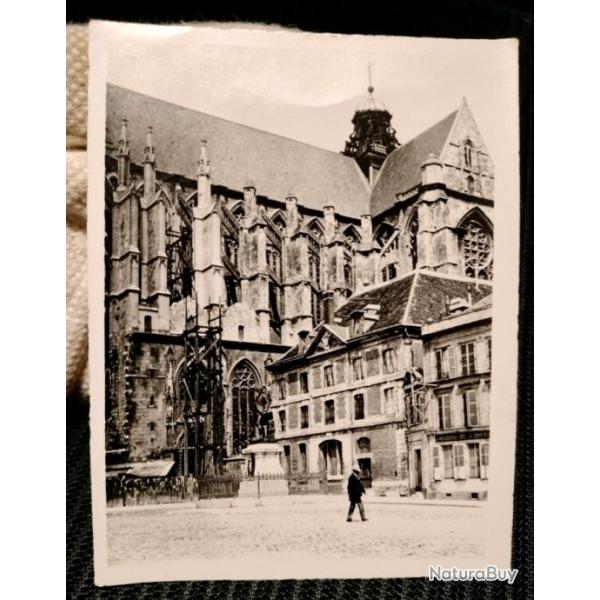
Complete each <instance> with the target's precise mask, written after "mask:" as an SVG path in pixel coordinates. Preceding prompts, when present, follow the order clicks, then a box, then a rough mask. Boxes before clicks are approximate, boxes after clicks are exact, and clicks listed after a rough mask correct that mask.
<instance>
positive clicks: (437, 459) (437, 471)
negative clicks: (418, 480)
mask: <svg viewBox="0 0 600 600" xmlns="http://www.w3.org/2000/svg"><path fill="white" fill-rule="evenodd" d="M441 454H442V452H441V449H440V447H439V446H434V447H433V479H434V481H441V480H442V457H441Z"/></svg>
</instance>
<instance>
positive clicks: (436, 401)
mask: <svg viewBox="0 0 600 600" xmlns="http://www.w3.org/2000/svg"><path fill="white" fill-rule="evenodd" d="M431 398H432V400H431V401H430V402H429V407H430V408H429V413H430V414H429V418H430V419H431V421H430V423H431V428H432V429H441V428H442V423H441V421H440V403H441V401H442V396H436V395H435V394H433V392H432V396H431Z"/></svg>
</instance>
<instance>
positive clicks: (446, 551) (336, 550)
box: [108, 496, 485, 578]
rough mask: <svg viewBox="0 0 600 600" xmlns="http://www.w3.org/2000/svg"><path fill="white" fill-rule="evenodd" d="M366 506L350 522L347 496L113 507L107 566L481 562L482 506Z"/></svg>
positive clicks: (376, 504) (379, 503)
mask: <svg viewBox="0 0 600 600" xmlns="http://www.w3.org/2000/svg"><path fill="white" fill-rule="evenodd" d="M365 506H366V513H367V517H368V520H367V521H366V522H364V523H363V522H361V521H360V517H359V515H358V511H356V512H355V514H354V521H353V522H352V523H347V522H346V520H345V518H346V510H347V502H346V499H345V497H344V496H336V497H325V498H316V499H314V500H306V499H304V500H303V501H302V500H301V501H298V502H287V503H281V504H277V503H275V504H274V505H264V506H254V505H249V506H247V507H235V508H228V507H222V508H195V507H193V506H186V507H184V506H177V505H165V506H162V507H152V508H133V507H132V508H127V509H124V510H116V511H109V513H108V559H109V565H111V566H126V565H140V564H145V563H148V564H154V563H159V562H163V561H182V560H185V561H191V560H195V561H207V562H208V563H215V564H217V563H219V562H222V563H223V564H224V563H225V562H226V561H231V564H233V563H235V562H236V561H240V562H243V561H248V560H252V561H256V562H258V563H260V562H262V561H266V562H269V561H276V562H277V563H278V564H284V563H285V562H286V561H290V562H291V561H298V560H302V559H303V558H306V559H311V560H313V561H333V562H336V561H338V562H339V561H347V560H354V561H355V562H356V564H357V565H360V564H361V562H362V561H361V560H356V559H365V560H368V561H371V562H373V561H380V560H385V561H387V562H388V563H390V561H392V562H394V561H396V562H397V563H398V564H401V563H402V562H403V561H407V560H411V559H421V560H424V559H431V560H432V561H434V560H436V559H437V560H443V558H445V557H454V556H460V557H464V558H466V559H473V560H476V559H477V558H478V557H480V556H482V554H483V542H484V536H485V527H484V511H483V510H482V508H481V507H477V506H473V507H471V506H426V505H410V504H402V503H397V504H395V503H390V502H385V503H382V502H375V501H372V502H370V501H369V499H367V501H366V503H365ZM296 564H297V563H296ZM300 574H301V573H300V572H299V573H298V575H299V576H300ZM357 576H360V575H359V574H357ZM232 578H233V576H232Z"/></svg>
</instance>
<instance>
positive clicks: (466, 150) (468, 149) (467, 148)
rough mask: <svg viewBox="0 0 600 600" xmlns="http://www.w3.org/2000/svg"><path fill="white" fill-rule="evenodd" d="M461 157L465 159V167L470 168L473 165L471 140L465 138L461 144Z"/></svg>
mask: <svg viewBox="0 0 600 600" xmlns="http://www.w3.org/2000/svg"><path fill="white" fill-rule="evenodd" d="M463 157H464V161H465V167H467V168H468V169H470V168H471V167H472V166H473V143H472V142H471V140H467V141H466V142H465V145H464V146H463Z"/></svg>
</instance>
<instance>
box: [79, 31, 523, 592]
mask: <svg viewBox="0 0 600 600" xmlns="http://www.w3.org/2000/svg"><path fill="white" fill-rule="evenodd" d="M90 60H91V62H90V69H91V73H90V130H91V133H90V153H91V154H90V156H91V158H90V161H89V180H90V183H89V204H90V208H89V221H88V231H89V232H90V233H89V244H90V246H89V248H90V281H92V280H94V282H95V283H94V285H91V284H90V310H91V316H90V336H91V341H90V347H91V356H92V361H93V362H91V377H92V379H91V391H92V416H91V427H92V445H91V452H92V468H93V471H92V478H93V500H94V506H93V509H94V545H95V565H96V581H97V582H98V583H100V584H109V583H119V582H129V581H153V580H172V579H184V578H185V579H223V578H225V579H255V578H261V579H277V578H311V577H318V578H329V577H405V576H415V575H420V576H426V575H427V566H428V565H441V564H443V565H445V566H449V567H452V566H456V567H463V566H464V567H478V566H484V565H486V564H488V563H489V562H490V560H492V558H491V557H498V556H501V557H507V558H506V560H507V561H508V557H509V552H510V527H511V525H510V523H511V517H512V477H513V472H512V470H513V455H514V435H515V433H514V427H515V416H514V414H515V405H516V383H515V381H516V366H515V365H516V352H517V344H516V327H517V323H516V303H517V289H518V287H517V286H518V263H517V253H518V244H519V239H518V206H519V197H518V159H519V157H518V145H517V143H518V110H517V108H518V102H517V98H518V96H517V94H518V90H517V76H518V71H517V44H516V42H515V41H514V40H494V41H492V40H434V39H425V38H423V39H416V38H388V37H376V36H373V37H368V36H342V35H335V36H334V35H326V34H307V33H301V32H297V31H290V30H283V29H273V28H266V27H264V28H260V27H254V28H253V27H249V26H246V27H242V26H241V25H238V26H231V27H225V26H219V27H217V26H214V27H209V26H142V25H125V24H118V23H101V22H96V23H92V26H91V53H90ZM93 232H95V233H93ZM494 287H496V289H495V290H494ZM92 302H94V304H92ZM499 560H500V559H498V561H499ZM494 564H496V563H495V562H494ZM498 566H499V567H507V566H509V565H508V563H507V564H498Z"/></svg>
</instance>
